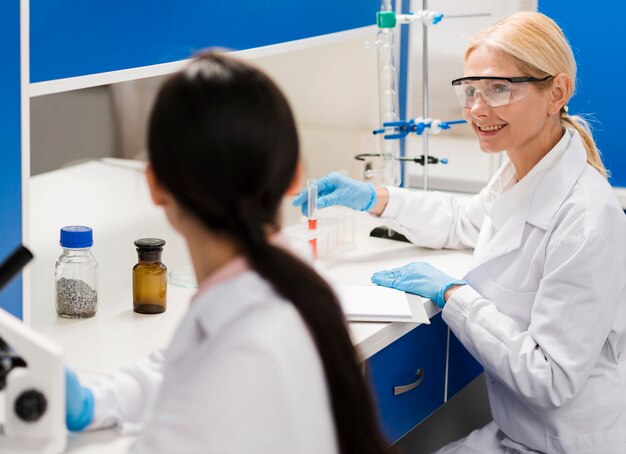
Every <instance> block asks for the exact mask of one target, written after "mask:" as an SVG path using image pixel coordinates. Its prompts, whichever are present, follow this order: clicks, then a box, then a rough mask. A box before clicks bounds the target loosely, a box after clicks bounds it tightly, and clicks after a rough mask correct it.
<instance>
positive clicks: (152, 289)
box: [133, 238, 167, 314]
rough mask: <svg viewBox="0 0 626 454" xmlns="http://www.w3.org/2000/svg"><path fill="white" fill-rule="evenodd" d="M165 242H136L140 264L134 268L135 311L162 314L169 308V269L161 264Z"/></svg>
mask: <svg viewBox="0 0 626 454" xmlns="http://www.w3.org/2000/svg"><path fill="white" fill-rule="evenodd" d="M164 245H165V241H163V240H161V239H159V238H142V239H140V240H137V241H135V246H136V247H137V255H138V256H139V263H137V264H136V265H135V266H134V267H133V310H134V311H135V312H138V313H140V314H160V313H161V312H165V309H166V307H167V268H166V266H165V265H164V264H163V263H161V254H162V252H163V246H164Z"/></svg>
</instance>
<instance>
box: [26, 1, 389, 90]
mask: <svg viewBox="0 0 626 454" xmlns="http://www.w3.org/2000/svg"><path fill="white" fill-rule="evenodd" d="M379 7H380V0H341V1H336V0H315V1H312V2H306V3H303V2H298V1H293V0H270V1H265V2H262V1H256V0H240V1H232V0H176V1H174V0H109V1H108V2H102V1H85V0H31V2H30V15H31V82H41V81H46V80H54V79H60V78H65V77H73V76H81V75H86V74H94V73H100V72H106V71H113V70H120V69H127V68H134V67H140V66H147V65H154V64H158V63H167V62H172V61H177V60H182V59H185V58H188V57H189V56H190V55H191V54H192V53H193V52H195V51H197V50H198V49H201V48H204V47H208V46H221V47H226V48H229V49H233V50H241V49H249V48H253V47H259V46H265V45H269V44H276V43H280V42H286V41H292V40H296V39H302V38H308V37H312V36H317V35H322V34H327V33H333V32H338V31H342V30H348V29H352V28H358V27H363V26H367V25H374V24H375V23H376V16H375V14H376V11H377V10H378V9H379Z"/></svg>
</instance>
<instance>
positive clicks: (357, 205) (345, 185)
mask: <svg viewBox="0 0 626 454" xmlns="http://www.w3.org/2000/svg"><path fill="white" fill-rule="evenodd" d="M316 183H317V194H318V199H317V207H318V208H320V209H321V208H326V207H329V206H333V205H343V206H346V207H348V208H352V209H353V210H357V211H368V210H370V209H371V208H372V207H373V206H374V205H376V201H377V197H376V188H374V186H373V185H372V184H371V183H362V182H360V181H357V180H353V179H352V178H348V177H347V176H345V175H343V174H341V173H339V172H333V173H329V174H328V175H326V176H325V177H322V178H320V179H319V180H317V182H316ZM308 198H309V195H308V192H307V190H306V189H305V190H304V191H302V192H301V193H300V194H298V196H297V197H296V198H295V200H294V201H293V206H295V207H297V206H302V214H304V215H305V216H306V215H307V211H308V208H309V206H308V205H309V204H308Z"/></svg>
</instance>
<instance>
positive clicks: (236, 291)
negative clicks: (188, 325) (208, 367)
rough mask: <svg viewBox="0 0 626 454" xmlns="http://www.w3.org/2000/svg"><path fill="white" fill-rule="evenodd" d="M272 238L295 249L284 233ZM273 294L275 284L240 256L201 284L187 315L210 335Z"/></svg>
mask: <svg viewBox="0 0 626 454" xmlns="http://www.w3.org/2000/svg"><path fill="white" fill-rule="evenodd" d="M269 241H270V243H272V244H273V245H274V246H277V247H279V248H282V249H285V250H287V251H289V252H294V251H295V246H294V245H293V244H292V243H291V242H290V241H289V239H288V238H287V237H286V236H285V235H284V234H282V233H276V234H274V235H272V236H271V238H270V240H269ZM296 255H297V251H296ZM273 294H274V290H273V289H272V286H271V285H270V284H269V283H268V282H267V281H265V280H264V279H263V278H261V277H260V276H259V274H258V273H257V272H256V271H255V270H253V269H251V267H250V266H249V264H248V262H247V261H246V260H245V259H244V258H243V257H242V256H239V257H236V258H235V259H233V260H232V261H231V262H229V263H228V264H226V265H225V266H224V267H222V268H221V269H220V270H218V271H217V272H216V273H214V275H213V276H211V277H209V278H208V279H206V280H205V281H204V282H203V283H202V284H201V285H200V287H199V290H198V293H197V294H196V295H195V296H194V298H193V304H191V306H190V309H189V312H190V313H189V314H188V315H189V316H191V317H194V319H195V320H197V326H198V327H199V328H200V331H201V333H202V335H203V336H205V337H208V336H211V335H212V334H214V333H215V332H217V331H219V330H220V329H221V328H222V327H223V326H226V325H228V324H229V323H231V322H232V321H235V320H236V319H237V318H239V317H240V316H242V315H243V314H245V313H246V312H249V311H251V310H254V309H255V308H256V307H258V306H260V305H262V304H265V303H266V302H267V301H271V300H272V298H274V299H275V298H276V297H275V296H272V295H273Z"/></svg>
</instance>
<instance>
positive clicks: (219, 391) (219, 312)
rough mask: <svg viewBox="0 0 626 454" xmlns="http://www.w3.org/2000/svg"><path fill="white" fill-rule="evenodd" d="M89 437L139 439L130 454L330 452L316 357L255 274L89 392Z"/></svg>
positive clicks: (222, 288)
mask: <svg viewBox="0 0 626 454" xmlns="http://www.w3.org/2000/svg"><path fill="white" fill-rule="evenodd" d="M93 391H94V397H95V402H96V406H95V420H94V422H93V423H92V425H91V426H90V427H89V429H95V428H100V427H111V426H118V427H119V428H120V429H121V430H122V431H123V432H127V433H129V432H131V433H132V432H141V435H140V437H139V438H138V440H137V441H136V443H135V444H134V445H133V447H132V449H131V452H133V453H146V454H158V453H167V454H171V453H185V454H187V453H219V454H225V453H251V452H256V453H272V454H281V453H284V454H288V453H289V454H291V453H310V454H318V453H336V452H337V443H336V437H335V429H334V423H333V415H332V411H331V407H330V401H329V395H328V391H327V388H326V384H325V377H324V372H323V367H322V363H321V360H320V358H319V355H318V353H317V349H316V347H315V345H314V343H313V340H312V339H311V336H310V335H309V333H308V329H307V328H306V326H305V325H304V322H303V321H302V319H301V317H300V315H299V314H298V313H297V311H296V309H295V308H294V306H293V305H292V304H291V303H289V302H286V301H285V300H283V299H281V298H280V297H279V296H278V295H277V294H276V293H275V292H274V291H273V290H272V289H271V288H270V286H269V285H268V284H267V283H266V282H265V281H264V280H262V279H261V278H260V277H259V276H258V275H257V274H256V273H255V272H253V271H249V270H248V271H245V272H243V274H239V275H237V276H236V277H234V278H231V279H230V280H228V281H226V282H223V283H220V284H217V285H215V286H213V287H210V288H208V289H207V290H205V291H203V292H201V293H200V294H199V295H198V296H197V297H196V298H195V299H194V301H193V303H192V304H191V306H190V309H189V312H188V313H187V314H186V316H185V317H184V319H183V320H182V322H181V323H180V325H179V327H178V329H177V331H176V333H175V335H174V337H173V339H172V342H171V344H170V346H169V348H168V349H167V350H166V351H165V352H155V353H154V354H152V355H151V356H150V357H149V358H146V359H144V360H143V361H141V362H140V363H139V364H137V365H136V366H135V367H132V368H129V369H127V370H124V371H121V372H118V373H116V374H114V375H112V376H111V377H109V378H107V379H105V380H103V381H101V382H100V383H97V384H96V385H95V386H94V387H93Z"/></svg>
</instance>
